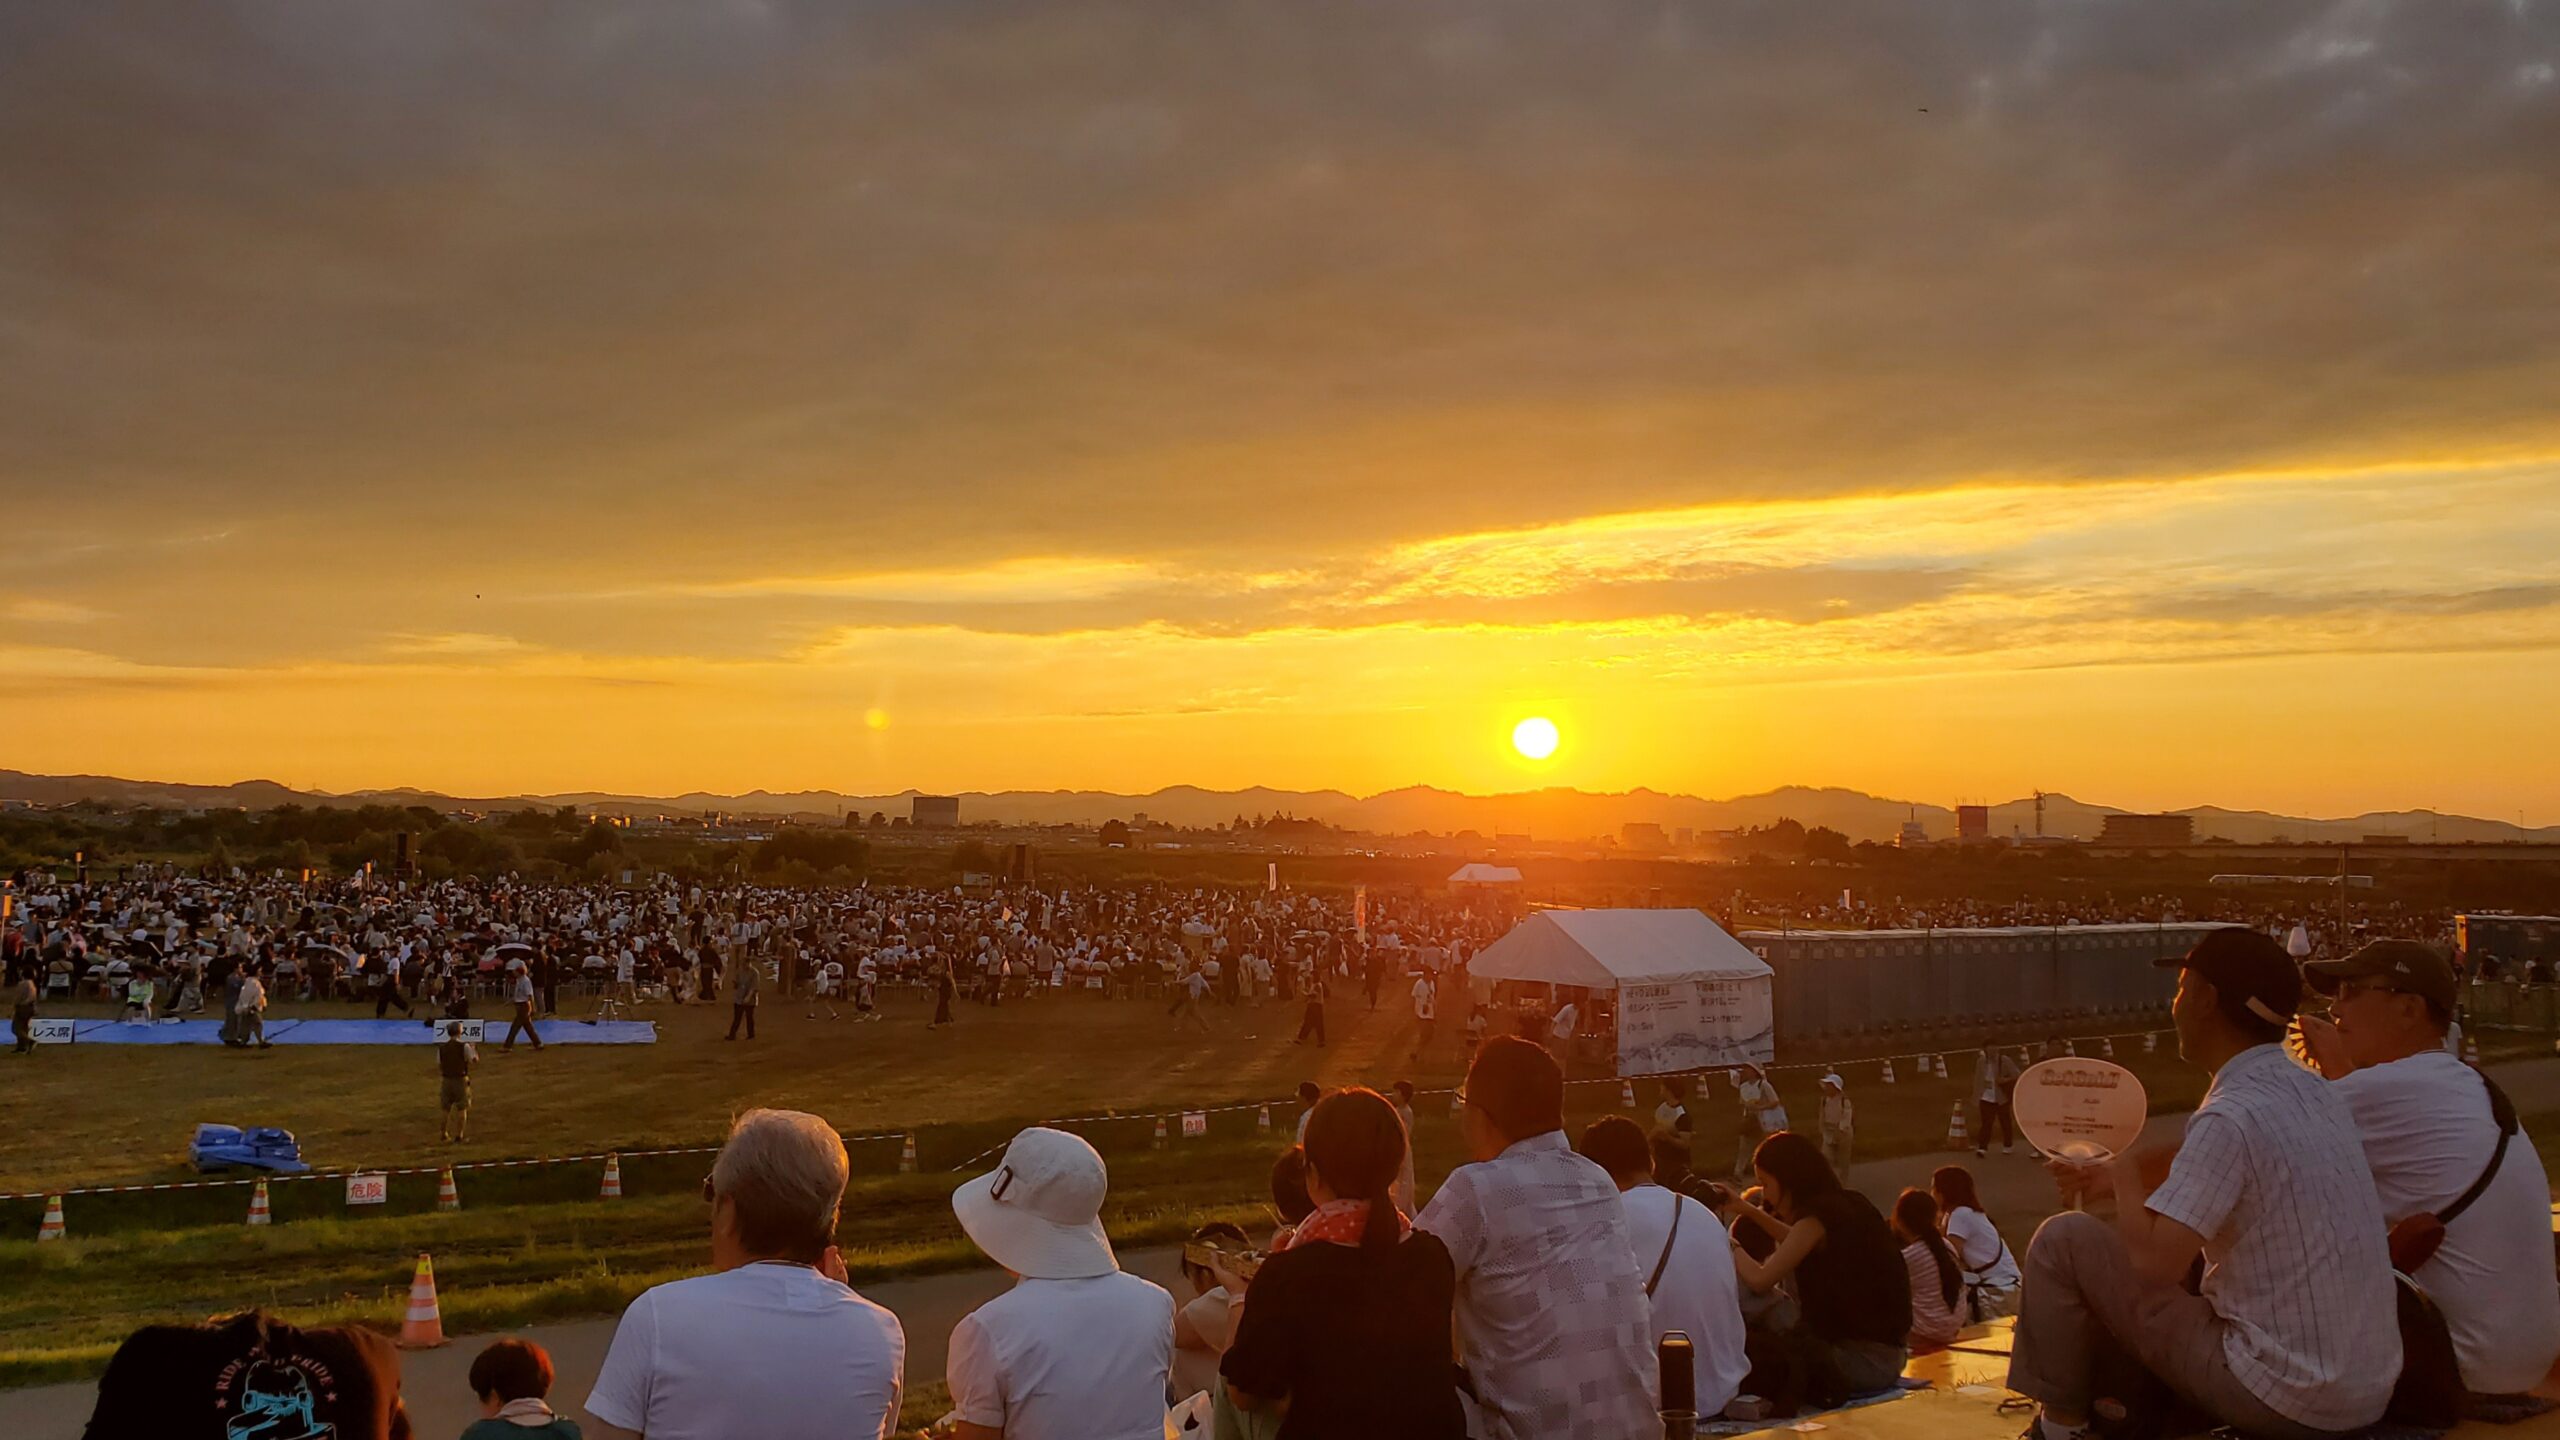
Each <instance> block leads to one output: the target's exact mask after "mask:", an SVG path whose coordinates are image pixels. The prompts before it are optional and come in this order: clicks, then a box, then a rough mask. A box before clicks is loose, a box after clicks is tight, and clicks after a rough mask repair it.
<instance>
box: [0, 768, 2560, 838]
mask: <svg viewBox="0 0 2560 1440" xmlns="http://www.w3.org/2000/svg"><path fill="white" fill-rule="evenodd" d="M916 793H917V792H916V791H914V790H901V791H898V792H897V793H895V794H892V795H844V794H839V793H838V792H836V791H832V790H797V791H787V792H782V793H775V792H772V791H766V790H751V791H749V792H747V793H746V794H744V795H713V794H708V793H705V792H702V791H693V792H689V793H687V794H683V795H672V796H645V795H621V794H611V793H606V792H600V791H573V792H570V793H566V794H559V795H508V796H476V797H475V796H448V795H441V794H437V793H435V792H433V791H426V790H417V789H411V788H407V787H402V788H397V789H386V790H358V791H352V792H349V793H346V794H328V793H324V792H318V791H302V790H294V789H291V788H289V787H287V786H284V785H280V784H277V783H276V782H275V781H272V780H243V781H239V782H237V783H234V784H229V785H190V784H176V783H168V782H161V781H151V780H124V779H118V778H116V777H113V776H107V775H29V774H25V773H22V772H20V771H16V770H0V800H15V801H26V802H31V803H34V804H39V805H61V804H68V803H71V802H73V801H80V800H90V801H98V802H101V803H104V804H108V805H114V806H119V807H130V806H136V805H150V806H158V807H162V808H170V809H226V808H241V809H249V810H267V809H273V808H275V807H277V806H280V805H309V806H327V807H335V808H349V807H353V806H358V805H428V806H433V807H435V808H438V809H454V808H461V809H470V810H477V811H483V812H486V811H493V810H510V809H522V808H524V807H526V806H531V805H542V806H560V805H574V806H577V807H578V808H579V809H581V810H598V811H603V812H606V813H609V814H625V815H653V814H662V813H663V814H706V813H709V812H712V811H719V812H723V813H726V814H730V815H739V816H793V817H799V818H803V819H823V820H833V819H834V818H835V817H837V816H839V815H842V814H844V813H846V812H848V811H851V812H854V813H857V814H862V815H868V814H870V813H872V812H873V811H884V812H886V813H888V814H890V815H904V814H906V813H907V811H908V806H909V803H910V802H911V801H912V800H914V798H915V796H916ZM2121 813H2123V812H2122V811H2121V810H2119V809H2118V808H2116V807H2113V806H2106V805H2092V804H2087V803H2084V802H2082V801H2079V800H2075V799H2072V798H2071V797H2069V796H2067V795H2047V796H2046V797H2045V807H2044V833H2045V834H2046V835H2048V836H2054V837H2063V838H2071V839H2093V838H2095V837H2096V835H2097V833H2098V829H2099V826H2100V825H2101V824H2102V823H2103V821H2104V817H2106V816H2108V815H2112V814H2121ZM2181 813H2184V814H2188V815H2193V816H2194V817H2195V818H2196V835H2197V837H2198V838H2199V839H2221V840H2234V841H2241V842H2263V841H2269V840H2276V839H2291V840H2320V841H2340V840H2359V839H2362V838H2364V837H2365V836H2367V835H2395V836H2405V837H2407V838H2409V839H2411V840H2417V841H2426V840H2441V841H2445V842H2448V843H2452V842H2496V841H2504V840H2544V841H2560V825H2546V826H2542V827H2539V828H2531V829H2528V828H2524V827H2520V826H2517V825H2513V824H2510V823H2508V822H2506V821H2504V820H2482V819H2478V818H2476V817H2473V816H2467V815H2440V814H2437V813H2436V812H2434V811H2432V810H2393V811H2377V812H2373V813H2369V814H2364V815H2354V816H2345V817H2336V818H2328V819H2313V818H2306V817H2303V816H2294V815H2276V814H2271V813H2269V812H2267V811H2263V810H2227V809H2224V808H2222V807H2220V806H2214V805H2200V806H2195V807H2192V808H2190V809H2188V810H2185V811H2183V812H2181ZM1141 814H1143V815H1145V816H1146V817H1147V818H1148V819H1149V820H1153V821H1161V822H1163V823H1166V824H1170V825H1177V826H1184V827H1199V828H1205V827H1209V826H1215V825H1218V824H1221V823H1223V822H1226V821H1230V820H1233V819H1234V818H1235V817H1236V816H1238V815H1242V816H1244V817H1246V818H1247V819H1252V818H1253V817H1255V816H1261V815H1282V814H1286V815H1294V816H1296V817H1298V818H1300V819H1306V820H1321V821H1323V822H1325V823H1326V824H1329V825H1335V826H1339V827H1341V828H1343V829H1345V830H1357V831H1366V832H1369V833H1372V834H1380V835H1404V834H1411V833H1413V832H1415V831H1428V832H1431V833H1433V834H1454V833H1456V832H1459V831H1465V830H1472V831H1475V832H1476V833H1478V834H1480V835H1482V836H1484V837H1485V838H1486V839H1487V840H1488V841H1490V840H1491V839H1492V838H1493V837H1495V836H1497V835H1527V836H1529V837H1531V838H1533V839H1536V840H1546V841H1570V840H1582V839H1586V838H1588V837H1591V836H1595V835H1615V834H1617V833H1618V830H1619V827H1621V826H1623V825H1628V824H1635V823H1642V822H1651V823H1653V824H1657V825H1660V826H1662V827H1663V828H1664V829H1666V830H1672V831H1676V830H1678V829H1681V828H1683V827H1686V828H1688V829H1691V830H1696V831H1710V830H1736V829H1742V828H1744V827H1747V826H1752V825H1767V824H1771V823H1774V822H1776V821H1778V820H1782V819H1792V820H1795V821H1798V822H1799V823H1801V824H1803V825H1806V826H1808V827H1811V826H1816V825H1825V826H1829V827H1830V828H1832V829H1834V830H1838V831H1840V832H1841V833H1842V834H1845V835H1847V836H1848V837H1849V838H1851V839H1852V840H1889V839H1891V838H1893V836H1894V835H1895V834H1896V833H1897V832H1898V831H1899V830H1900V828H1901V826H1902V822H1903V821H1904V820H1905V819H1906V818H1911V817H1915V816H1916V817H1917V818H1918V819H1919V821H1920V823H1921V825H1922V826H1923V827H1924V828H1925V829H1926V830H1927V831H1928V833H1929V835H1930V836H1931V837H1932V838H1943V837H1946V836H1949V835H1952V834H1954V833H1955V812H1954V811H1953V810H1951V809H1949V808H1948V807H1946V806H1943V805H1916V804H1913V803H1912V802H1909V801H1904V800H1894V799H1888V798H1885V797H1882V796H1876V795H1869V794H1866V793H1865V792H1863V791H1858V790H1843V789H1839V788H1836V787H1828V786H1825V787H1818V788H1817V787H1811V786H1800V785H1788V786H1782V787H1780V788H1778V789H1775V790H1770V791H1765V792H1763V793H1761V794H1757V795H1738V796H1734V797H1732V798H1730V799H1724V800H1708V799H1702V798H1700V797H1698V796H1695V795H1669V794H1664V793H1662V792H1660V791H1657V790H1648V789H1636V790H1630V791H1627V792H1625V793H1623V794H1594V793H1591V792H1588V791H1583V790H1562V789H1548V790H1530V791H1523V792H1519V793H1516V794H1510V795H1464V794H1460V793H1458V792H1456V791H1452V790H1441V789H1436V788H1433V787H1431V786H1427V785H1412V786H1407V787H1405V788H1403V789H1399V790H1386V791H1381V792H1379V793H1378V794H1375V795H1368V796H1359V795H1350V794H1346V793H1344V792H1342V791H1340V790H1272V789H1267V788H1263V787H1259V786H1257V787H1254V788H1251V789H1245V790H1207V789H1202V788H1200V787H1199V786H1195V785H1169V786H1166V787H1165V788H1164V789H1161V790H1156V791H1152V792H1150V793H1148V794H1145V795H1120V794H1114V793H1112V792H1109V791H1099V790H1001V791H995V792H992V793H989V792H984V791H966V792H963V793H962V794H961V796H960V816H961V819H962V820H964V821H968V822H973V823H975V822H990V821H992V822H998V823H1003V824H1016V825H1099V824H1100V823H1102V822H1103V821H1105V820H1134V819H1136V818H1137V817H1138V816H1139V815H1141ZM1991 833H1992V834H1994V835H2000V836H2007V835H2013V834H2015V835H2033V834H2035V833H2036V817H2035V802H2034V801H2033V799H2032V798H2030V799H2024V800H2010V801H2005V802H2003V803H2001V804H1997V805H1994V806H1992V807H1991Z"/></svg>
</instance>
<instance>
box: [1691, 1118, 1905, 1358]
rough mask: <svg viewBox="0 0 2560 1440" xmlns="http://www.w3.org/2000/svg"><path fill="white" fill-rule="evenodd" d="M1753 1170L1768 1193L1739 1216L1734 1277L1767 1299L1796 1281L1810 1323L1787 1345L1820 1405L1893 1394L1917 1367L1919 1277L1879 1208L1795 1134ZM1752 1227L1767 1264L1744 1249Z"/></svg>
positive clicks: (1774, 1145) (1781, 1137)
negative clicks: (1831, 1399) (1745, 1232)
mask: <svg viewBox="0 0 2560 1440" xmlns="http://www.w3.org/2000/svg"><path fill="white" fill-rule="evenodd" d="M1751 1169H1752V1173H1753V1175H1754V1177H1755V1178H1756V1179H1757V1180H1758V1181H1759V1184H1757V1185H1755V1186H1753V1187H1752V1188H1751V1190H1749V1191H1748V1192H1746V1193H1745V1194H1744V1196H1743V1201H1744V1203H1743V1204H1741V1205H1739V1206H1737V1207H1735V1211H1734V1216H1735V1218H1734V1222H1733V1225H1734V1230H1735V1232H1736V1238H1735V1242H1734V1255H1733V1268H1734V1273H1735V1274H1736V1275H1737V1276H1739V1277H1740V1278H1741V1280H1742V1283H1743V1284H1744V1285H1745V1286H1747V1287H1749V1288H1750V1289H1751V1290H1752V1291H1753V1292H1755V1293H1758V1294H1762V1295H1765V1294H1767V1293H1769V1292H1770V1291H1771V1290H1773V1289H1775V1288H1777V1286H1778V1284H1779V1283H1780V1282H1781V1281H1784V1280H1787V1279H1789V1278H1791V1277H1792V1278H1793V1280H1794V1281H1795V1291H1796V1301H1797V1305H1798V1308H1799V1309H1800V1311H1801V1312H1802V1314H1801V1318H1800V1319H1799V1320H1798V1321H1797V1323H1796V1324H1795V1326H1794V1327H1793V1328H1792V1329H1790V1330H1788V1331H1786V1332H1784V1333H1783V1334H1782V1335H1780V1336H1779V1337H1778V1338H1779V1339H1780V1340H1781V1341H1783V1342H1784V1343H1785V1348H1786V1349H1787V1351H1788V1352H1789V1353H1790V1354H1791V1355H1792V1356H1793V1357H1794V1359H1795V1360H1796V1361H1798V1362H1801V1363H1802V1364H1804V1365H1806V1366H1808V1367H1810V1369H1811V1371H1812V1378H1813V1380H1814V1381H1815V1384H1816V1387H1817V1388H1816V1389H1815V1390H1814V1392H1813V1393H1814V1394H1815V1396H1816V1397H1817V1398H1822V1397H1823V1396H1825V1395H1826V1394H1836V1395H1838V1396H1842V1397H1847V1396H1856V1395H1871V1394H1876V1393H1879V1392H1881V1391H1884V1390H1887V1389H1890V1388H1892V1386H1893V1385H1894V1383H1895V1382H1896V1381H1897V1380H1899V1379H1900V1378H1901V1377H1902V1367H1903V1366H1904V1365H1905V1364H1906V1363H1908V1362H1909V1360H1910V1354H1909V1351H1908V1350H1907V1349H1906V1348H1905V1345H1904V1337H1905V1336H1906V1335H1907V1334H1908V1332H1909V1331H1910V1329H1911V1286H1910V1272H1909V1271H1908V1270H1907V1269H1906V1268H1905V1267H1904V1265H1903V1264H1902V1247H1901V1246H1900V1245H1898V1244H1896V1243H1894V1238H1893V1232H1892V1230H1891V1229H1890V1228H1888V1227H1887V1226H1886V1224H1885V1220H1884V1217H1883V1216H1882V1215H1880V1214H1878V1213H1876V1207H1875V1203H1874V1202H1873V1201H1871V1200H1869V1199H1867V1197H1866V1196H1864V1195H1861V1194H1859V1193H1858V1192H1857V1191H1855V1190H1851V1189H1849V1188H1848V1187H1846V1186H1844V1185H1842V1184H1841V1183H1840V1177H1839V1175H1838V1174H1837V1173H1835V1172H1834V1171H1833V1170H1832V1168H1831V1162H1830V1161H1828V1160H1825V1159H1823V1158H1822V1149H1821V1147H1820V1146H1818V1145H1816V1144H1815V1143H1814V1142H1813V1141H1811V1140H1809V1139H1807V1138H1805V1137H1804V1136H1802V1135H1799V1134H1797V1133H1795V1132H1794V1131H1792V1130H1781V1131H1779V1132H1778V1133H1776V1134H1774V1135H1772V1136H1770V1137H1769V1138H1768V1139H1766V1140H1763V1141H1761V1142H1760V1148H1759V1149H1757V1150H1755V1151H1753V1152H1752V1156H1751ZM1746 1225H1748V1226H1752V1227H1754V1228H1756V1229H1758V1230H1759V1231H1760V1232H1761V1233H1762V1234H1764V1235H1766V1236H1767V1237H1768V1238H1769V1239H1770V1240H1771V1241H1773V1242H1775V1244H1776V1247H1777V1248H1775V1249H1773V1250H1771V1251H1770V1252H1769V1254H1768V1258H1766V1259H1754V1258H1753V1257H1752V1255H1751V1253H1750V1251H1749V1250H1748V1249H1747V1248H1745V1247H1744V1245H1743V1244H1742V1242H1741V1239H1740V1232H1741V1230H1742V1228H1743V1227H1744V1226H1746ZM1755 1358H1756V1352H1755ZM1755 1393H1766V1392H1755Z"/></svg>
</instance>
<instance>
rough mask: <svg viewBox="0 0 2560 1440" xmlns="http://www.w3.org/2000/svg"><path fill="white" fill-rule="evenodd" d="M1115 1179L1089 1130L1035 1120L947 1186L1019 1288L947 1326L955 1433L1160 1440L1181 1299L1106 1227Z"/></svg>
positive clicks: (985, 1438)
mask: <svg viewBox="0 0 2560 1440" xmlns="http://www.w3.org/2000/svg"><path fill="white" fill-rule="evenodd" d="M1109 1188H1110V1177H1109V1174H1108V1172H1106V1171H1105V1170H1104V1168H1103V1164H1102V1157H1101V1156H1100V1155H1098V1154H1096V1153H1095V1152H1094V1148H1093V1147H1092V1146H1091V1145H1088V1144H1086V1143H1085V1142H1084V1141H1083V1140H1082V1139H1081V1138H1079V1137H1077V1136H1074V1135H1070V1134H1068V1133H1066V1132H1065V1131H1063V1130H1048V1129H1042V1128H1039V1127H1037V1126H1035V1127H1033V1128H1032V1129H1029V1130H1025V1131H1023V1132H1022V1133H1021V1134H1019V1135H1016V1136H1014V1137H1013V1143H1012V1144H1010V1145H1008V1146H1006V1147H1005V1152H1004V1160H1003V1162H1002V1163H1001V1164H999V1165H997V1166H996V1168H995V1169H994V1170H992V1171H990V1172H988V1173H987V1174H984V1175H981V1176H979V1177H978V1178H977V1179H975V1180H972V1181H970V1182H969V1183H967V1184H965V1185H963V1186H961V1187H960V1188H959V1189H958V1190H955V1191H953V1192H952V1195H951V1212H952V1213H953V1214H954V1215H957V1216H958V1217H959V1218H960V1228H961V1229H963V1230H965V1231H967V1232H968V1234H969V1239H970V1240H971V1241H972V1242H973V1243H975V1244H976V1245H977V1247H978V1248H979V1249H980V1250H983V1251H985V1252H986V1254H987V1258H988V1259H991V1260H993V1261H995V1262H996V1263H997V1264H999V1265H1001V1266H1003V1267H1004V1268H1005V1269H1007V1270H1010V1271H1012V1272H1013V1273H1014V1275H1015V1276H1016V1277H1017V1278H1016V1280H1015V1283H1014V1287H1013V1288H1012V1289H1011V1290H1008V1291H1006V1292H1005V1293H1004V1294H1002V1295H999V1296H997V1297H996V1298H995V1299H993V1300H990V1301H988V1302H987V1303H986V1304H984V1305H981V1306H979V1307H978V1308H977V1309H976V1310H974V1311H972V1312H970V1313H969V1314H968V1315H966V1316H964V1317H962V1318H961V1321H960V1323H959V1324H958V1325H956V1326H954V1327H952V1330H951V1356H950V1360H949V1362H948V1369H949V1378H950V1382H951V1418H952V1419H953V1421H954V1422H955V1433H956V1434H957V1435H958V1437H959V1440H1158V1437H1160V1436H1162V1435H1163V1434H1164V1412H1165V1404H1166V1393H1165V1378H1166V1376H1167V1374H1168V1373H1169V1372H1170V1371H1171V1370H1172V1368H1173V1297H1172V1296H1171V1295H1169V1294H1167V1293H1166V1292H1165V1290H1164V1289H1163V1288H1162V1287H1161V1286H1158V1285H1154V1284H1151V1283H1149V1282H1147V1281H1145V1280H1141V1279H1139V1278H1138V1277H1137V1276H1135V1275H1131V1274H1128V1273H1126V1272H1124V1271H1123V1270H1121V1268H1120V1262H1119V1260H1118V1259H1117V1257H1115V1256H1114V1255H1113V1254H1112V1253H1111V1241H1110V1240H1109V1239H1108V1238H1106V1237H1105V1236H1104V1235H1103V1233H1102V1200H1103V1196H1104V1194H1105V1193H1106V1192H1107V1191H1108V1189H1109Z"/></svg>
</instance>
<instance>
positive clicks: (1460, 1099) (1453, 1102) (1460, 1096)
mask: <svg viewBox="0 0 2560 1440" xmlns="http://www.w3.org/2000/svg"><path fill="white" fill-rule="evenodd" d="M1466 1108H1467V1095H1466V1092H1465V1091H1463V1090H1452V1091H1450V1092H1449V1113H1450V1114H1452V1115H1455V1114H1457V1113H1458V1112H1459V1111H1461V1110H1464V1109H1466Z"/></svg>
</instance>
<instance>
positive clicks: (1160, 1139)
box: [1156, 1115, 1164, 1150]
mask: <svg viewBox="0 0 2560 1440" xmlns="http://www.w3.org/2000/svg"><path fill="white" fill-rule="evenodd" d="M1156 1148H1157V1149H1159V1150H1161V1149H1163V1148H1164V1117H1163V1116H1161V1115H1159V1116H1157V1117H1156Z"/></svg>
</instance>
